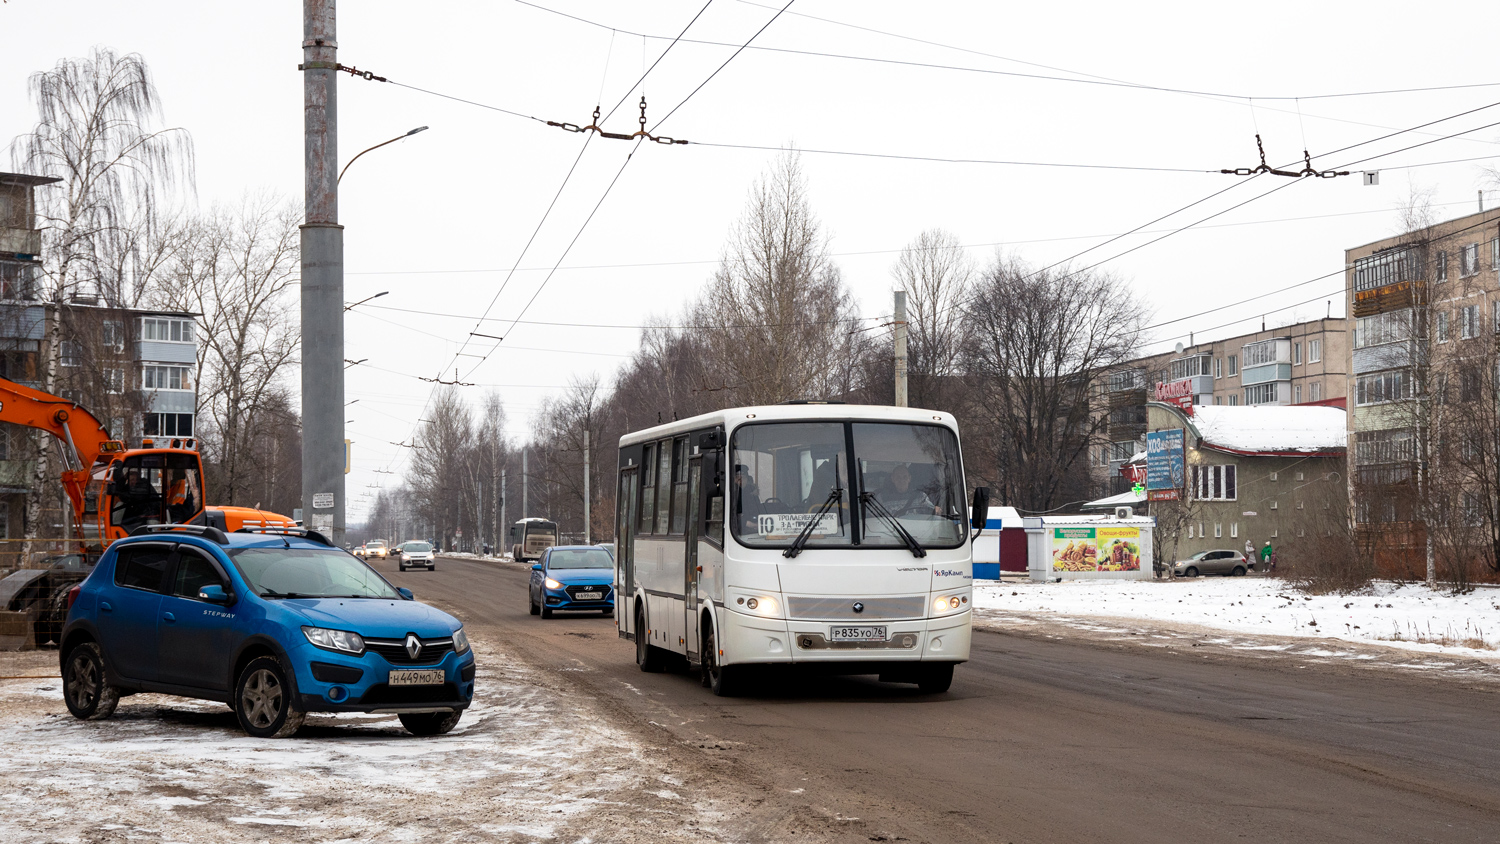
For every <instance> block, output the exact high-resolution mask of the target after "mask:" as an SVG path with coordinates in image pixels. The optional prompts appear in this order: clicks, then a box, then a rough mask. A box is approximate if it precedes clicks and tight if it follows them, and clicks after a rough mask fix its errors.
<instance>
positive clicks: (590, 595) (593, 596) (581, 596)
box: [573, 592, 604, 601]
mask: <svg viewBox="0 0 1500 844" xmlns="http://www.w3.org/2000/svg"><path fill="white" fill-rule="evenodd" d="M603 597H604V593H603V592H575V593H573V600H575V601H597V600H599V599H600V598H603Z"/></svg>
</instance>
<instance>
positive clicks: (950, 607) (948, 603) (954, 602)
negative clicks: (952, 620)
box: [932, 595, 969, 615]
mask: <svg viewBox="0 0 1500 844" xmlns="http://www.w3.org/2000/svg"><path fill="white" fill-rule="evenodd" d="M968 605H969V596H968V595H939V596H938V597H936V598H933V599H932V614H933V615H943V614H945V613H951V612H957V611H959V610H961V609H964V608H966V607H968Z"/></svg>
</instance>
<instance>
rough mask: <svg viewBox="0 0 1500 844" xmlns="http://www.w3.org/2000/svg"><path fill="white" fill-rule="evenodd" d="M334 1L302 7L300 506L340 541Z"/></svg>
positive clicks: (340, 291) (340, 302)
mask: <svg viewBox="0 0 1500 844" xmlns="http://www.w3.org/2000/svg"><path fill="white" fill-rule="evenodd" d="M337 52H338V42H337V41H336V40H335V27H334V0H303V4H302V60H303V64H302V116H303V127H304V131H305V142H306V150H305V155H306V159H305V162H304V163H305V166H306V185H305V187H306V209H307V220H306V222H305V223H304V225H303V226H302V507H303V508H304V509H303V512H305V513H307V514H308V520H307V524H308V526H309V527H311V528H314V529H315V530H318V531H320V532H325V533H326V535H327V536H328V538H329V539H330V540H332V541H333V543H334V544H335V545H342V544H343V542H344V227H343V226H340V225H339V193H338V172H339V168H338V94H337V91H338V85H337V77H338V71H337V67H338V56H337Z"/></svg>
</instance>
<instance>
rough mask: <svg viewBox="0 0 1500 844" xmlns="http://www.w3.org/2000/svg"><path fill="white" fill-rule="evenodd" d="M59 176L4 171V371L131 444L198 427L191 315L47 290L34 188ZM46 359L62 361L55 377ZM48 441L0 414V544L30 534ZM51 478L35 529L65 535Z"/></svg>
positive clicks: (0, 291) (0, 233) (0, 272)
mask: <svg viewBox="0 0 1500 844" xmlns="http://www.w3.org/2000/svg"><path fill="white" fill-rule="evenodd" d="M56 181H58V180H57V179H47V178H39V177H35V176H27V175H24V174H17V173H0V377H3V378H6V379H9V380H12V381H16V382H19V383H21V384H24V385H25V386H28V387H32V388H35V389H39V390H46V391H48V392H52V393H55V394H57V395H60V396H62V397H63V398H66V399H69V400H71V401H74V402H77V403H78V404H79V405H80V406H82V407H84V408H86V409H87V410H88V411H89V412H90V413H93V414H94V416H96V417H97V418H98V419H99V420H100V421H101V422H102V423H104V425H105V427H106V428H108V429H109V432H110V434H111V436H114V437H116V438H118V439H124V440H127V441H129V442H130V444H132V445H136V444H138V440H139V439H140V438H142V437H153V436H166V437H186V436H194V435H195V429H196V424H195V422H196V420H195V418H194V413H195V407H196V404H197V378H196V373H197V357H198V355H197V349H198V347H197V333H196V329H195V325H196V322H195V319H194V316H195V315H193V314H188V313H179V312H167V311H156V310H149V309H140V308H125V307H119V306H117V305H113V304H110V303H107V302H104V301H102V300H101V299H100V298H99V297H98V296H97V295H89V294H71V295H69V296H67V297H66V298H65V299H64V300H63V301H52V298H53V297H49V296H47V295H46V293H45V291H44V290H43V289H42V285H41V283H40V279H41V274H42V255H41V251H42V237H41V232H40V230H38V228H37V227H36V196H35V192H36V190H37V189H38V188H41V189H46V186H47V185H49V184H51V183H53V182H56ZM54 342H56V344H57V347H56V348H55V349H54V348H53V343H54ZM49 361H55V364H56V365H55V368H54V370H53V376H52V378H51V383H50V386H49V384H48V377H47V369H48V363H49ZM42 442H43V441H41V440H39V439H38V438H37V436H36V435H35V433H34V432H33V431H32V430H30V429H27V428H24V427H20V426H16V425H11V424H8V423H0V543H3V541H5V540H9V539H13V538H17V537H21V536H24V535H26V534H27V525H26V523H25V512H26V499H27V496H28V494H29V492H30V491H31V489H32V487H33V485H34V484H35V483H36V481H35V478H34V477H33V472H34V470H35V465H36V464H35V459H36V448H37V447H38V445H39V444H41V443H42ZM46 447H49V448H50V447H52V446H51V445H50V444H47V445H46ZM45 483H46V484H47V499H46V500H47V501H52V502H53V503H52V504H50V505H46V506H44V508H43V510H44V512H43V516H42V518H43V520H44V522H45V523H44V524H42V525H37V526H33V528H34V530H33V531H32V533H33V534H34V535H42V536H47V535H59V534H60V530H61V528H62V526H63V523H64V521H65V518H64V514H63V512H62V507H61V503H60V501H61V499H60V498H59V496H60V485H59V484H57V482H56V480H55V479H53V480H49V481H46V482H45ZM54 499H55V500H54ZM3 553H4V550H3V545H0V555H3Z"/></svg>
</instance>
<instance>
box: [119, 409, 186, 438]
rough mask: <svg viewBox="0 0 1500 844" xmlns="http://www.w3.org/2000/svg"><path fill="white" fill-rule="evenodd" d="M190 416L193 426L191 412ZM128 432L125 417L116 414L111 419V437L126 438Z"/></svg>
mask: <svg viewBox="0 0 1500 844" xmlns="http://www.w3.org/2000/svg"><path fill="white" fill-rule="evenodd" d="M188 416H189V417H190V421H189V422H188V427H189V428H192V422H191V414H188ZM126 433H127V432H126V430H125V417H123V416H116V417H115V418H113V419H111V420H109V436H110V438H111V439H116V440H123V439H125V435H126Z"/></svg>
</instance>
